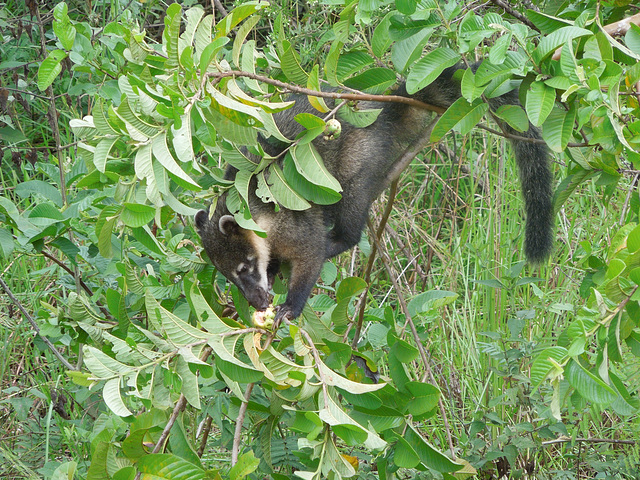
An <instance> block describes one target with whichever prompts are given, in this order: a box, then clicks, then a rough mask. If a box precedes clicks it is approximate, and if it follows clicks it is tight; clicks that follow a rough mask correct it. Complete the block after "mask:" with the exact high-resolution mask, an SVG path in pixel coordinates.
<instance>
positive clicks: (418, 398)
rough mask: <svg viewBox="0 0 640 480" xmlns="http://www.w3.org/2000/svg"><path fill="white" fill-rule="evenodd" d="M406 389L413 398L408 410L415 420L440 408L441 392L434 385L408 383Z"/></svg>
mask: <svg viewBox="0 0 640 480" xmlns="http://www.w3.org/2000/svg"><path fill="white" fill-rule="evenodd" d="M406 388H407V390H409V392H410V393H411V395H412V396H413V398H412V399H411V400H410V401H409V403H408V404H407V410H408V411H409V413H410V414H411V415H412V416H413V417H414V419H417V418H419V417H421V416H422V415H425V414H427V413H429V412H431V411H433V410H434V409H435V408H436V407H437V406H438V400H439V399H440V390H438V388H437V387H435V386H434V385H430V384H428V383H422V382H408V383H407V385H406Z"/></svg>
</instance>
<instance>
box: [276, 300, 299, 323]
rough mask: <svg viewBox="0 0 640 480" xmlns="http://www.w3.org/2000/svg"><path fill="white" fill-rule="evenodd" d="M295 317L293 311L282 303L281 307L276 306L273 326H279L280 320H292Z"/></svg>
mask: <svg viewBox="0 0 640 480" xmlns="http://www.w3.org/2000/svg"><path fill="white" fill-rule="evenodd" d="M296 317H297V315H296V314H295V312H294V311H293V308H291V306H290V305H287V304H286V303H283V304H282V305H278V306H277V307H276V319H275V321H274V323H275V325H280V322H282V320H293V319H294V318H296Z"/></svg>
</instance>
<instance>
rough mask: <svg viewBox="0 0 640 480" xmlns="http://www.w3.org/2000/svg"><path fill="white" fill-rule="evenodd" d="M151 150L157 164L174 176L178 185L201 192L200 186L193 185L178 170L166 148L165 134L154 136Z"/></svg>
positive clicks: (183, 173)
mask: <svg viewBox="0 0 640 480" xmlns="http://www.w3.org/2000/svg"><path fill="white" fill-rule="evenodd" d="M151 148H152V151H153V156H154V157H155V158H156V159H157V160H158V162H160V164H161V165H162V166H163V167H164V168H165V169H166V170H167V172H168V173H170V174H171V175H173V176H174V178H175V179H176V181H178V182H179V183H180V185H182V186H183V187H185V188H188V189H190V190H195V191H199V190H201V188H200V185H198V184H197V183H195V182H194V181H193V180H192V179H191V177H190V176H189V175H187V174H186V173H185V171H184V170H182V168H180V165H178V163H177V162H176V161H175V159H174V158H173V155H172V154H171V152H170V151H169V148H168V147H167V132H162V133H161V134H160V135H158V136H156V137H155V138H154V139H153V140H152V142H151ZM180 180H181V181H180Z"/></svg>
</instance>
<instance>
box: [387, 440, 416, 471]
mask: <svg viewBox="0 0 640 480" xmlns="http://www.w3.org/2000/svg"><path fill="white" fill-rule="evenodd" d="M393 463H394V464H396V465H397V466H398V467H400V468H414V467H416V466H417V465H418V464H419V463H420V457H419V456H418V453H417V452H416V451H415V450H414V448H413V447H412V446H411V444H410V443H409V442H407V441H406V440H405V439H404V438H402V437H398V439H397V441H396V445H395V448H394V449H393Z"/></svg>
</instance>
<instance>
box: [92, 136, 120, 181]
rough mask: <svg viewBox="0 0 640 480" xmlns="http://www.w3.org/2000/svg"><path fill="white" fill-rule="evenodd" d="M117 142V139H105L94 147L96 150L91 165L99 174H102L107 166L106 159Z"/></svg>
mask: <svg viewBox="0 0 640 480" xmlns="http://www.w3.org/2000/svg"><path fill="white" fill-rule="evenodd" d="M117 140H118V138H117V137H106V138H103V139H102V140H100V141H99V142H98V145H96V149H95V152H94V154H93V164H94V165H95V167H96V169H98V171H99V172H102V173H104V171H105V169H106V166H107V157H108V156H109V152H111V149H112V148H113V145H114V144H115V143H116V141H117Z"/></svg>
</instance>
